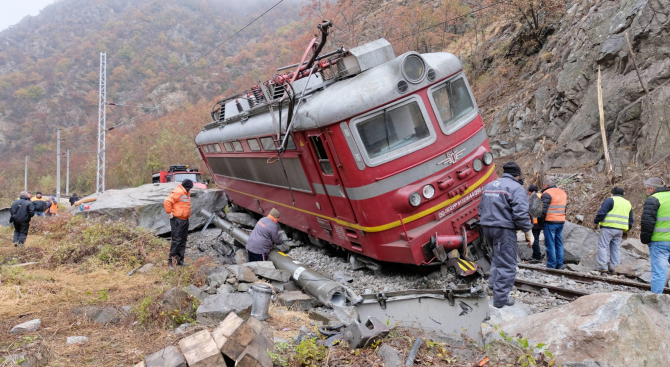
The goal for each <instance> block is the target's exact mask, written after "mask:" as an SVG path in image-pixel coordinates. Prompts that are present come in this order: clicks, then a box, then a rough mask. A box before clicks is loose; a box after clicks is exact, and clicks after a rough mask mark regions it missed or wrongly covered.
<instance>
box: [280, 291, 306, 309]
mask: <svg viewBox="0 0 670 367" xmlns="http://www.w3.org/2000/svg"><path fill="white" fill-rule="evenodd" d="M278 301H279V304H280V305H282V306H285V307H288V308H289V309H290V310H294V311H309V310H310V309H311V308H312V306H313V304H312V297H310V296H308V295H306V294H304V293H302V292H299V291H298V292H284V293H282V294H280V295H279V297H278Z"/></svg>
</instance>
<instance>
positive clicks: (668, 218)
mask: <svg viewBox="0 0 670 367" xmlns="http://www.w3.org/2000/svg"><path fill="white" fill-rule="evenodd" d="M651 196H653V197H655V198H656V199H658V201H659V203H661V206H660V207H659V208H658V211H657V212H656V227H655V228H654V234H653V235H652V236H651V240H652V241H670V192H667V191H661V192H657V193H655V194H653V195H651Z"/></svg>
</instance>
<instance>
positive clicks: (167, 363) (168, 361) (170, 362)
mask: <svg viewBox="0 0 670 367" xmlns="http://www.w3.org/2000/svg"><path fill="white" fill-rule="evenodd" d="M144 362H145V363H146V365H147V367H187V364H186V361H185V360H184V357H182V355H181V353H179V350H177V348H176V347H175V346H173V345H171V346H169V347H167V348H165V349H162V350H159V351H158V352H156V353H152V354H149V355H148V356H147V357H146V358H145V359H144Z"/></svg>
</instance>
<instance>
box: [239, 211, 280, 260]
mask: <svg viewBox="0 0 670 367" xmlns="http://www.w3.org/2000/svg"><path fill="white" fill-rule="evenodd" d="M278 221H279V210H277V209H275V208H272V210H271V211H270V214H269V215H268V216H267V217H265V218H261V220H259V221H258V223H256V226H255V227H254V230H253V231H252V232H251V235H250V236H249V241H248V242H247V255H249V261H250V262H254V261H266V260H267V258H268V253H269V252H270V250H272V248H273V247H274V246H275V245H281V244H282V240H281V239H280V238H279V225H278V224H277V222H278Z"/></svg>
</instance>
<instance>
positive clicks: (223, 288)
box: [216, 284, 235, 294]
mask: <svg viewBox="0 0 670 367" xmlns="http://www.w3.org/2000/svg"><path fill="white" fill-rule="evenodd" d="M233 292H235V288H233V286H232V285H230V284H224V285H222V286H220V287H219V289H217V290H216V294H226V293H233Z"/></svg>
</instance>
